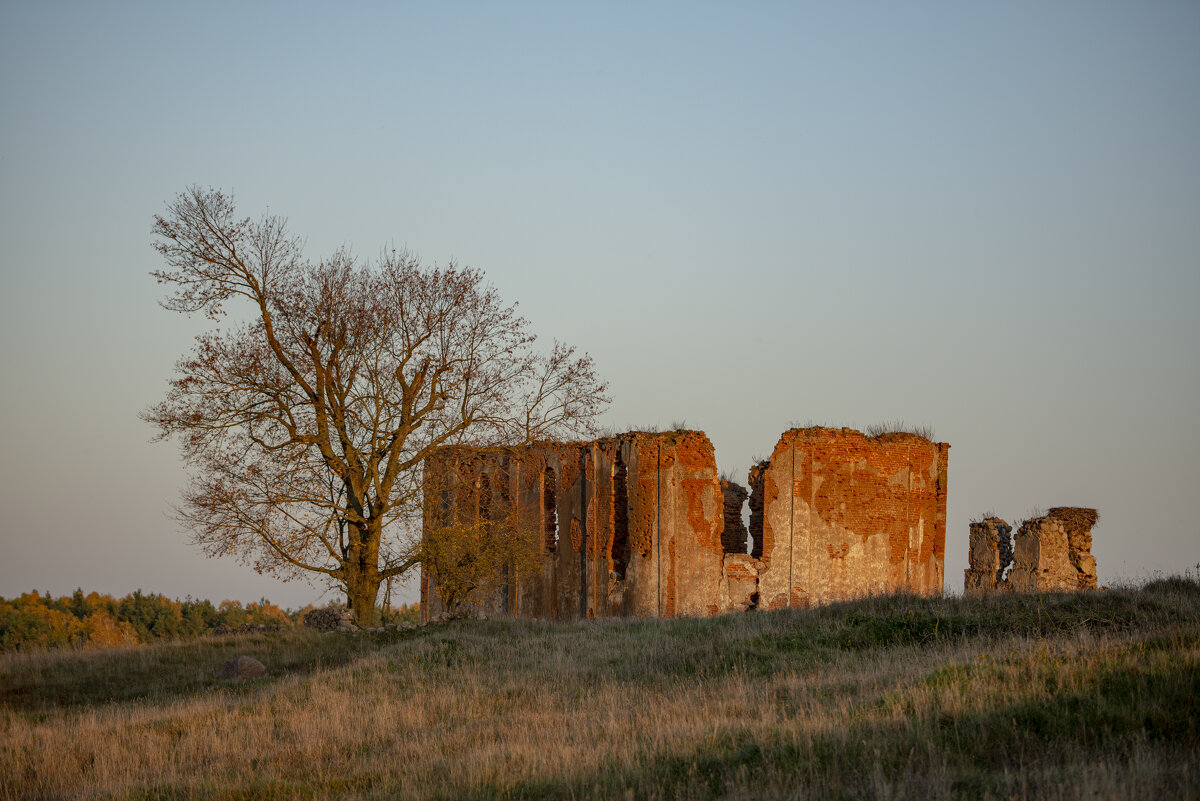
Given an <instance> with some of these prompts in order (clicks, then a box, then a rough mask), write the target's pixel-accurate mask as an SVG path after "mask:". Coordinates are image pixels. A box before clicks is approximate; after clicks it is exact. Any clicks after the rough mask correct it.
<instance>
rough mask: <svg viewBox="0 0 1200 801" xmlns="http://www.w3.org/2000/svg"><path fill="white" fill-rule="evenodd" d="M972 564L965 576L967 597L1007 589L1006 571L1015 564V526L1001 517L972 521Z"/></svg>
mask: <svg viewBox="0 0 1200 801" xmlns="http://www.w3.org/2000/svg"><path fill="white" fill-rule="evenodd" d="M970 546H971V552H970V564H971V566H970V567H969V568H967V570H966V575H965V576H964V578H963V583H964V592H965V594H966V595H967V596H972V597H974V596H980V595H985V594H987V593H989V592H994V591H995V590H996V589H997V588H998V587H999V588H1001V589H1005V588H1007V586H1008V585H1007V584H1005V583H1004V579H1005V574H1006V573H1007V571H1008V568H1009V566H1010V565H1011V564H1012V552H1013V547H1012V526H1010V525H1009V524H1008V523H1006V522H1004V521H1003V520H1001V519H1000V518H998V517H985V518H983V519H982V520H978V521H974V522H972V523H971V542H970Z"/></svg>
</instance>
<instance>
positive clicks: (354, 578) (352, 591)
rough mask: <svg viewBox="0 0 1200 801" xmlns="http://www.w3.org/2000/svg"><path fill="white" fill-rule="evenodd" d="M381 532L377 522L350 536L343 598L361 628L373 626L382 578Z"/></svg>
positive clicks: (359, 529)
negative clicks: (346, 599) (348, 603)
mask: <svg viewBox="0 0 1200 801" xmlns="http://www.w3.org/2000/svg"><path fill="white" fill-rule="evenodd" d="M382 533H383V532H382V530H381V528H380V526H379V524H378V523H377V522H376V521H368V523H367V524H366V525H365V526H363V527H361V528H358V527H356V530H354V531H352V532H351V538H352V539H351V546H350V554H349V558H348V559H347V560H346V562H345V563H344V564H343V570H344V571H345V573H344V580H345V582H346V595H347V597H348V598H349V599H350V610H351V611H352V612H354V619H355V622H357V623H358V625H359V626H361V627H362V628H369V627H371V626H374V625H375V599H376V598H378V597H379V585H380V584H382V583H383V577H382V576H381V575H380V573H379V540H380V536H381V535H382Z"/></svg>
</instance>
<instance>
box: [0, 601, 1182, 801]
mask: <svg viewBox="0 0 1200 801" xmlns="http://www.w3.org/2000/svg"><path fill="white" fill-rule="evenodd" d="M243 653H244V654H248V655H251V656H255V657H257V658H259V659H260V660H262V661H263V662H264V663H265V664H267V666H268V668H269V669H270V671H271V675H270V676H269V677H267V678H264V679H260V680H255V681H252V682H246V683H243V684H233V683H229V682H225V681H222V680H219V679H216V678H215V677H214V675H213V671H215V669H216V668H217V667H218V666H219V665H220V664H221V663H222V662H223V661H224V660H225V659H227V658H230V657H231V656H236V655H238V654H243ZM1197 754H1200V585H1197V584H1196V582H1195V581H1192V580H1190V579H1185V578H1175V579H1162V580H1158V581H1155V582H1152V583H1151V584H1149V585H1147V586H1146V587H1145V588H1142V589H1119V590H1113V591H1107V592H1088V593H1076V594H1064V595H1004V596H998V597H995V598H990V599H983V600H970V601H968V600H961V599H923V598H913V597H894V598H870V599H863V600H860V601H854V602H850V603H844V604H835V605H831V606H828V607H823V608H819V609H814V610H797V611H788V610H781V611H778V612H770V613H749V614H743V615H731V616H724V617H718V618H710V619H703V620H675V621H654V620H649V621H595V622H591V623H586V624H578V625H569V626H556V625H551V624H547V623H540V622H535V621H505V620H489V621H458V622H454V623H451V624H447V625H443V626H436V627H428V628H425V629H421V630H418V631H415V632H409V633H392V634H388V635H346V634H330V635H319V634H311V633H306V632H302V631H300V632H282V633H279V634H275V635H251V636H246V637H225V638H220V639H213V640H210V641H202V642H194V643H188V644H181V645H173V646H153V647H146V648H139V649H131V650H125V651H120V652H58V653H44V654H16V655H9V656H5V657H3V658H0V799H7V798H75V797H94V798H127V799H135V798H136V799H150V798H169V799H241V798H346V797H349V798H446V799H468V798H471V799H473V798H514V799H551V798H594V799H607V798H645V799H666V798H746V799H750V798H754V799H772V798H794V797H805V796H812V797H819V798H831V799H838V798H846V799H852V798H914V799H918V798H919V799H921V801H929V800H930V799H943V798H945V799H957V798H961V799H975V798H1004V799H1011V798H1017V799H1021V798H1051V799H1054V798H1062V799H1068V798H1096V797H1100V798H1145V797H1160V798H1164V799H1167V798H1191V797H1198V796H1200V758H1198V756H1197Z"/></svg>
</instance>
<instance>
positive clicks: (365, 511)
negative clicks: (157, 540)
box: [142, 187, 608, 625]
mask: <svg viewBox="0 0 1200 801" xmlns="http://www.w3.org/2000/svg"><path fill="white" fill-rule="evenodd" d="M154 234H155V236H156V241H155V245H154V247H155V249H156V250H157V251H158V253H159V254H160V255H161V256H162V258H163V260H164V261H165V266H164V268H162V269H160V270H157V271H155V272H154V273H153V275H154V277H155V278H157V279H158V281H159V283H163V284H167V285H169V287H170V294H168V295H167V297H166V298H165V299H164V300H163V301H162V305H163V306H164V307H165V308H167V309H170V310H173V311H178V312H184V313H196V312H201V313H204V314H205V315H207V316H208V317H209V318H210V319H212V320H214V321H216V320H220V319H222V317H223V315H224V313H225V312H226V307H227V306H231V305H232V304H234V303H239V304H241V305H242V306H243V309H244V310H245V311H246V312H248V313H249V314H248V319H249V321H248V322H241V323H236V324H232V325H229V326H227V327H224V328H222V327H218V328H217V329H215V330H213V331H210V332H208V333H205V334H202V335H200V336H198V337H197V338H196V344H195V346H194V348H193V349H192V351H191V353H190V354H188V355H187V356H185V357H184V358H182V359H180V361H179V362H178V363H177V364H176V369H175V377H174V378H173V379H172V380H171V381H170V388H169V390H168V392H167V395H166V398H165V399H164V400H163V401H162V402H161V403H159V404H158V405H156V406H154V407H152V408H150V409H148V410H147V411H145V412H144V413H143V415H142V416H143V418H144V419H146V420H147V421H149V422H151V423H153V424H154V425H156V426H157V427H158V430H159V436H158V438H159V439H163V438H168V437H175V438H176V439H177V440H178V441H179V443H180V445H181V448H182V452H183V456H184V458H185V460H186V462H187V463H188V465H189V468H190V483H189V485H188V487H187V489H186V491H185V492H184V495H183V501H182V503H181V504H180V505H179V506H178V507H177V513H178V516H179V518H180V519H181V520H182V521H183V522H184V523H185V524H186V525H187V526H188V527H189V528H190V529H191V531H192V534H193V537H194V540H195V541H196V542H197V543H198V544H199V545H200V546H201V547H202V548H203V549H204V551H205V552H206V553H207V554H209V555H210V556H217V555H226V554H228V555H233V556H235V557H238V558H241V559H243V560H244V561H246V562H248V563H250V564H252V565H253V566H254V568H255V569H256V570H258V571H259V572H268V573H271V574H272V575H276V576H278V577H280V578H284V579H287V578H294V577H297V576H301V575H311V574H314V573H315V574H320V575H322V576H324V577H325V578H326V579H327V580H329V581H332V582H334V583H336V584H337V585H339V586H340V587H342V588H343V589H344V590H345V592H346V594H347V597H348V598H349V600H350V604H351V607H352V608H353V610H354V613H355V616H356V618H357V619H358V621H359V622H360V623H361V624H363V625H366V624H368V623H369V622H370V621H371V619H372V617H373V614H374V606H375V599H376V597H377V595H378V591H379V585H380V584H381V583H382V582H383V581H385V580H387V579H388V578H391V577H394V576H399V575H401V574H403V573H404V572H405V571H407V570H409V569H410V568H412V567H413V566H414V565H415V564H416V563H417V561H418V560H419V558H420V554H419V551H418V549H417V548H416V544H417V543H416V541H415V539H416V537H415V520H416V518H419V514H420V506H421V502H420V495H421V487H420V480H421V475H420V468H421V465H422V462H423V460H424V459H425V457H426V456H427V455H429V454H430V453H431V452H432V451H433V450H435V449H436V448H438V447H441V446H444V445H450V444H472V445H498V444H519V443H522V442H528V441H533V440H536V439H545V438H556V437H568V436H586V435H588V434H590V433H591V432H592V430H593V423H594V420H595V418H596V416H597V414H598V413H599V412H600V411H601V410H602V409H603V408H604V406H605V404H607V402H608V398H607V397H606V396H605V392H606V385H605V384H604V382H603V381H601V380H600V379H599V378H598V377H597V375H596V372H595V369H594V367H593V364H592V360H591V359H590V357H588V356H586V355H583V356H577V355H576V354H575V352H574V349H573V348H571V347H568V346H565V345H563V344H561V343H558V342H555V343H554V345H553V346H552V348H551V349H550V352H549V353H539V352H538V351H537V350H536V349H535V348H534V344H535V343H534V336H533V335H532V334H531V333H530V332H529V326H528V323H527V321H526V320H525V319H523V318H522V317H520V316H519V315H517V313H516V309H515V306H512V305H505V304H504V303H502V301H501V300H500V297H499V295H498V294H497V292H496V290H495V288H494V287H492V286H491V285H489V284H487V283H485V281H484V276H483V274H482V273H481V272H480V271H478V270H472V269H469V268H460V267H458V266H456V265H454V264H453V263H452V264H450V265H449V266H448V267H445V268H442V269H438V268H426V267H422V266H421V265H420V264H419V262H418V260H417V259H416V258H414V257H413V256H411V255H409V254H407V253H404V252H396V251H391V252H386V253H384V254H383V255H382V256H381V257H380V259H378V260H377V261H376V262H374V263H362V262H359V261H357V260H355V259H353V258H352V257H350V255H349V254H347V253H346V252H345V251H339V252H337V253H334V254H333V255H332V256H330V257H329V258H327V259H323V260H322V261H320V262H318V263H311V262H309V261H307V260H306V259H305V258H304V256H303V253H302V248H301V244H300V241H299V240H298V239H297V238H296V237H294V236H292V235H291V234H290V233H288V231H287V227H286V224H285V222H284V220H282V219H281V218H278V217H263V218H261V219H260V220H258V221H252V220H250V219H249V218H238V217H237V215H236V213H235V208H234V203H233V200H232V198H230V197H229V196H227V195H224V194H222V193H221V192H220V191H217V190H212V189H207V190H206V189H200V188H197V187H193V188H191V189H189V190H188V191H186V192H184V193H182V194H180V195H179V196H178V197H177V198H176V199H175V200H174V201H173V202H172V203H170V204H168V206H167V210H166V214H164V215H161V216H158V215H156V216H155V218H154Z"/></svg>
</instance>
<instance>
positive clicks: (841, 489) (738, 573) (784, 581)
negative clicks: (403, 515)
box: [421, 427, 950, 621]
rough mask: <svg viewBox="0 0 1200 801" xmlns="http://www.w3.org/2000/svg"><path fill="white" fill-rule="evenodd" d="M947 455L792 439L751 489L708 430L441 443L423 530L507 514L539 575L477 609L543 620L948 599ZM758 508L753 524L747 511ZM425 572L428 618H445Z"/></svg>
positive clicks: (755, 474) (822, 433)
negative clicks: (723, 469) (885, 598)
mask: <svg viewBox="0 0 1200 801" xmlns="http://www.w3.org/2000/svg"><path fill="white" fill-rule="evenodd" d="M949 448H950V446H949V445H947V444H945V443H934V442H931V441H929V440H927V439H925V438H923V437H919V436H916V435H914V434H884V435H881V436H877V437H868V436H866V435H865V434H862V433H860V432H858V431H853V430H851V429H848V428H843V429H831V428H821V427H816V428H804V429H792V430H789V431H787V432H785V433H784V434H783V435H782V436H781V437H780V440H779V443H778V444H777V445H776V446H775V449H774V451H773V452H772V454H771V457H770V459H767V460H766V461H763V462H760V463H759V464H757V465H755V466H754V467H752V468H751V470H750V473H749V482H748V483H749V489H748V490H747V488H744V487H742V486H739V485H738V484H736V483H734V482H732V481H729V480H727V479H722V478H721V477H719V475H718V472H717V466H716V458H715V453H714V450H713V446H712V443H711V442H710V441H709V439H708V437H707V436H706V435H705V434H704V433H703V432H700V431H673V432H666V433H647V432H629V433H626V434H621V435H618V436H614V437H606V438H603V439H598V440H595V441H592V442H571V443H557V442H544V443H536V444H533V445H529V446H525V447H520V448H495V449H471V448H447V449H444V450H442V451H440V452H439V453H437V454H436V455H435V456H433V457H431V458H430V459H429V460H428V461H427V462H426V480H427V484H426V506H425V527H426V528H425V530H426V532H428V531H430V530H431V529H430V527H431V526H432V525H435V524H436V523H435V521H438V520H442V519H444V518H446V517H452V518H453V519H454V520H455V521H456V524H457V525H462V526H463V527H464V530H471V527H472V526H473V525H475V523H476V522H477V521H478V520H479V519H481V518H483V517H489V516H492V517H494V516H495V515H496V514H497V512H496V510H498V509H509V510H512V514H513V515H514V517H515V518H519V519H522V520H524V521H525V525H524V526H523V530H526V531H536V532H539V536H541V534H543V533H544V541H543V542H542V543H541V544H540V546H539V547H540V548H541V554H540V560H539V567H538V568H537V569H536V570H526V571H525V575H508V574H507V573H506V574H505V576H504V578H503V580H502V581H501V582H500V584H499V586H498V587H495V588H493V589H489V590H487V591H486V592H482V593H478V594H477V596H476V597H473V598H472V600H471V604H472V606H473V607H474V608H475V609H477V610H478V611H480V612H483V613H485V614H489V615H512V616H520V617H534V618H543V619H550V620H564V621H566V620H578V619H585V618H593V617H616V616H624V617H679V616H707V615H714V614H721V613H724V612H729V611H739V610H744V609H753V608H763V609H778V608H781V607H788V606H794V607H804V606H809V605H813V604H821V603H828V602H831V601H836V600H843V599H849V598H853V597H857V596H862V595H868V594H882V593H891V592H913V593H921V594H935V595H936V594H941V592H942V588H943V571H944V557H945V533H946V482H947V460H948V453H949ZM747 500H748V501H749V506H750V526H749V529H748V530H747V528H746V526H745V525H744V523H743V522H742V507H743V504H744V503H745V502H746V501H747ZM437 589H438V579H437V576H436V575H435V574H434V572H433V571H432V570H430V569H426V568H424V567H423V568H422V573H421V610H422V615H423V617H424V618H425V619H426V620H428V619H431V618H434V617H437V616H438V615H440V614H442V613H443V612H444V611H445V610H444V609H443V608H442V603H441V599H440V597H439V594H438V592H437Z"/></svg>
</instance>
